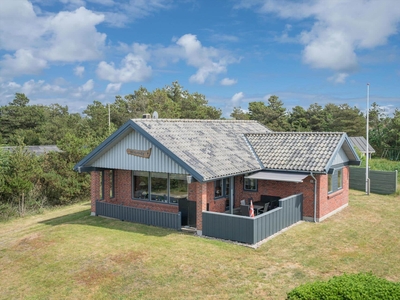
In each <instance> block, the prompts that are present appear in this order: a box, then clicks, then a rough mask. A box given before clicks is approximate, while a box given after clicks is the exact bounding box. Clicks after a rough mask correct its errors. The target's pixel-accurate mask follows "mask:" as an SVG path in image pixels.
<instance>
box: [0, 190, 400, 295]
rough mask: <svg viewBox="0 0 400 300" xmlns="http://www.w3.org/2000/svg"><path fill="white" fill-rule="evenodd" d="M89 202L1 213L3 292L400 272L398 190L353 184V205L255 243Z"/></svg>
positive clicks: (216, 287)
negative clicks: (105, 214) (143, 221)
mask: <svg viewBox="0 0 400 300" xmlns="http://www.w3.org/2000/svg"><path fill="white" fill-rule="evenodd" d="M89 208H90V206H89V204H88V203H84V204H78V205H74V206H70V207H67V208H62V209H59V210H53V211H49V212H45V213H44V214H42V215H38V216H31V217H26V218H23V219H20V220H13V221H9V222H5V223H0V236H1V238H0V266H1V268H0V286H1V293H0V299H15V298H29V299H59V298H70V299H87V298H89V299H124V298H135V299H183V298H184V299H216V298H218V299H245V298H246V299H248V298H250V299H253V298H254V299H255V298H262V299H284V298H285V295H286V293H287V292H288V291H289V290H291V289H292V288H294V287H296V286H298V285H300V284H302V283H305V282H309V281H314V280H317V279H319V280H325V279H328V278H330V277H332V276H334V275H340V274H343V273H345V272H346V273H354V272H368V271H372V272H373V273H374V274H376V275H377V276H379V277H383V278H386V279H389V280H392V281H400V264H399V263H398V262H399V261H400V251H399V249H400V218H399V215H400V197H399V196H394V195H390V196H382V195H375V194H372V195H370V196H367V195H365V194H364V193H363V192H359V191H351V196H350V204H349V207H348V208H346V209H345V210H343V211H342V212H340V213H338V214H336V215H335V216H333V217H331V218H329V219H327V220H325V221H324V222H322V223H319V224H314V223H307V222H302V223H300V224H298V225H296V226H294V227H292V228H290V229H289V230H287V231H285V232H284V233H282V234H280V235H278V236H276V237H275V238H273V239H271V240H270V241H268V242H266V243H265V244H263V245H262V246H261V247H259V248H258V249H252V248H249V247H243V246H240V245H235V244H233V243H227V242H223V241H219V240H213V239H206V238H199V237H196V236H194V235H192V234H188V233H183V232H176V231H173V230H167V229H160V228H156V227H151V226H144V225H139V224H134V223H128V222H122V221H118V220H112V219H106V218H101V217H90V216H89Z"/></svg>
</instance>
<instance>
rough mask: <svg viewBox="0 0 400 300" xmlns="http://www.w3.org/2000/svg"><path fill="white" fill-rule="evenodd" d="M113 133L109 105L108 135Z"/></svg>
mask: <svg viewBox="0 0 400 300" xmlns="http://www.w3.org/2000/svg"><path fill="white" fill-rule="evenodd" d="M110 131H111V114H110V103H108V134H110Z"/></svg>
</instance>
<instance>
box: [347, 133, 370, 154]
mask: <svg viewBox="0 0 400 300" xmlns="http://www.w3.org/2000/svg"><path fill="white" fill-rule="evenodd" d="M350 141H351V143H352V144H353V146H354V147H356V148H357V149H358V150H359V151H360V152H361V153H364V154H365V153H367V140H366V139H365V138H364V137H363V136H353V137H350ZM368 152H369V153H375V149H374V148H372V146H371V145H370V144H368Z"/></svg>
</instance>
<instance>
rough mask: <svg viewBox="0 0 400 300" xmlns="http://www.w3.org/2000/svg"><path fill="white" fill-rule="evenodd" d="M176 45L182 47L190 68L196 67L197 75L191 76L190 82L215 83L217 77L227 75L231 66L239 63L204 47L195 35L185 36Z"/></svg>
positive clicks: (219, 52)
mask: <svg viewBox="0 0 400 300" xmlns="http://www.w3.org/2000/svg"><path fill="white" fill-rule="evenodd" d="M176 44H177V45H178V46H181V47H182V50H183V53H182V56H183V59H185V60H186V63H187V64H188V65H190V66H193V67H196V68H197V72H196V74H194V75H192V76H190V78H189V81H190V82H195V83H199V84H203V83H205V82H206V81H208V80H210V81H213V79H214V77H215V75H217V74H221V73H225V72H226V68H227V66H228V65H229V64H231V63H234V62H237V60H236V59H234V58H233V57H231V56H230V55H227V54H224V53H222V51H220V50H218V49H215V48H213V47H203V46H202V45H201V43H200V41H199V40H198V39H197V37H196V36H195V35H192V34H185V35H183V36H182V37H180V38H179V39H178V40H177V42H176Z"/></svg>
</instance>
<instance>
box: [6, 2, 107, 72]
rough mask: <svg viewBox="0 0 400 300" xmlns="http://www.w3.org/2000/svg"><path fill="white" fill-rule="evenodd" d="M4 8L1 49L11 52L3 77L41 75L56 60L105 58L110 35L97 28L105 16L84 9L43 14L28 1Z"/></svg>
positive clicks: (13, 3) (12, 3) (10, 4)
mask: <svg viewBox="0 0 400 300" xmlns="http://www.w3.org/2000/svg"><path fill="white" fill-rule="evenodd" d="M1 7H2V9H0V50H5V51H7V52H8V53H6V54H5V55H4V56H3V60H2V61H1V62H0V63H1V64H2V67H3V68H2V69H3V70H2V75H3V76H5V75H6V76H7V77H13V76H19V75H23V74H37V73H39V72H40V71H41V70H42V69H43V68H46V67H48V66H49V62H52V61H57V62H75V61H87V60H94V59H99V58H101V57H102V51H103V48H104V47H105V39H106V35H105V34H103V33H100V32H98V31H97V29H96V26H97V25H98V24H100V23H101V22H103V21H104V18H105V17H104V15H102V14H97V13H94V12H92V11H90V10H87V9H86V8H84V7H80V8H78V9H76V10H75V11H61V12H58V13H55V14H54V13H43V14H42V13H41V12H40V10H38V9H36V10H35V9H34V8H33V6H32V4H31V3H30V2H29V1H27V0H18V1H2V4H1ZM38 14H40V15H38ZM13 51H15V52H14V53H12V52H13Z"/></svg>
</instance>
